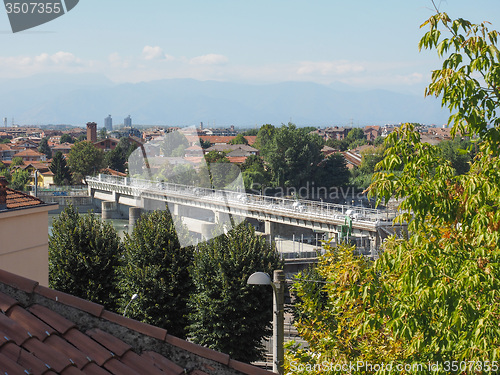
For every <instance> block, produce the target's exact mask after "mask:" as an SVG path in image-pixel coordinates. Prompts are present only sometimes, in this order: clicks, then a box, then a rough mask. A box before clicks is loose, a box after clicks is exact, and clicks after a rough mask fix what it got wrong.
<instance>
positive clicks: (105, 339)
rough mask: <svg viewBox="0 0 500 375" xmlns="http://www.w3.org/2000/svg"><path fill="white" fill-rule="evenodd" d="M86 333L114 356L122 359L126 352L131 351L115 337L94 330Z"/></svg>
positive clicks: (129, 347) (128, 346)
mask: <svg viewBox="0 0 500 375" xmlns="http://www.w3.org/2000/svg"><path fill="white" fill-rule="evenodd" d="M86 333H87V335H88V336H90V337H92V338H93V339H94V340H95V341H97V342H98V343H99V344H101V345H102V346H104V347H105V348H106V349H108V350H109V351H111V352H112V353H113V354H114V355H116V356H119V357H122V356H123V355H124V354H125V353H126V352H128V351H129V350H131V349H132V347H131V346H130V345H128V344H125V343H124V342H123V341H121V340H119V339H117V338H116V337H115V336H113V335H111V334H109V333H107V332H104V331H101V330H100V329H97V328H94V329H91V330H90V331H87V332H86Z"/></svg>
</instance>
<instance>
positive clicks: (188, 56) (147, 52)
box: [0, 0, 500, 93]
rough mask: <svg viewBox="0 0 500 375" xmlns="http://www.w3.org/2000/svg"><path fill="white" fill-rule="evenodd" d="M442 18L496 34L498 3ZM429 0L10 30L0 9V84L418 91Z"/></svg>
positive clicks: (169, 12)
mask: <svg viewBox="0 0 500 375" xmlns="http://www.w3.org/2000/svg"><path fill="white" fill-rule="evenodd" d="M440 7H441V9H442V10H443V11H446V12H447V13H448V14H449V15H450V16H451V17H452V18H456V17H463V18H466V19H469V20H471V21H473V22H481V21H486V20H487V21H490V22H491V23H492V26H491V27H492V28H496V29H500V1H498V0H474V1H466V0H460V1H458V0H448V1H442V2H441V4H440ZM431 8H432V3H431V1H430V0H379V1H373V0H359V1H352V0H351V1H337V0H307V1H306V0H300V1H299V0H266V1H263V0H211V1H208V0H177V1H170V0H137V1H130V0H126V1H118V0H104V1H103V0H99V1H98V0H80V2H79V4H78V5H77V6H76V7H75V8H74V9H73V10H72V11H71V12H69V13H67V14H66V15H64V16H63V17H60V18H58V19H56V20H54V21H52V22H50V23H47V24H44V25H41V26H39V27H37V28H34V29H31V30H28V31H24V32H20V33H16V34H12V32H11V31H10V25H9V23H8V18H7V14H6V12H5V11H4V10H3V11H2V12H0V40H1V44H0V45H1V46H2V47H1V50H0V78H17V77H28V76H31V75H34V74H40V73H55V72H58V73H70V74H78V73H94V74H99V75H104V76H106V77H107V78H109V79H110V80H112V81H114V82H140V81H150V80H156V79H164V78H186V77H189V78H194V79H200V80H223V81H231V82H245V83H273V82H282V81H310V82H316V83H322V84H332V83H335V82H341V83H344V84H348V85H351V86H354V87H357V88H362V89H367V88H384V89H391V90H395V91H400V92H403V91H409V92H414V93H416V92H420V93H421V92H423V87H425V85H426V83H427V82H428V80H429V77H430V71H431V70H432V69H433V68H437V67H439V60H438V59H437V57H436V54H435V52H428V51H423V52H420V53H419V52H418V48H417V43H418V41H419V39H420V37H421V36H422V35H423V33H424V30H422V29H420V28H419V26H420V24H421V23H423V21H425V20H426V19H427V18H428V17H429V16H430V15H431V14H432V13H433V12H432V10H431Z"/></svg>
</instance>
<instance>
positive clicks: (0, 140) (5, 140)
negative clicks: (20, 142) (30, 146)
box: [0, 138, 10, 144]
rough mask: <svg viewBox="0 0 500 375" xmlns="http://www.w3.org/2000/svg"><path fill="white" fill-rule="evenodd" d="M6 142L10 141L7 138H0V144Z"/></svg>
mask: <svg viewBox="0 0 500 375" xmlns="http://www.w3.org/2000/svg"><path fill="white" fill-rule="evenodd" d="M7 143H10V139H9V138H0V144H7Z"/></svg>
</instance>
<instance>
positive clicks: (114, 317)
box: [102, 310, 167, 340]
mask: <svg viewBox="0 0 500 375" xmlns="http://www.w3.org/2000/svg"><path fill="white" fill-rule="evenodd" d="M102 317H103V318H104V319H107V320H109V321H110V322H113V323H117V324H120V325H122V326H125V327H128V328H130V329H133V330H134V331H137V332H140V333H143V334H145V335H148V336H151V337H154V338H156V339H158V340H165V337H166V336H167V331H166V330H165V329H163V328H159V327H155V326H152V325H149V324H146V323H142V322H139V321H138V320H133V319H130V318H126V317H124V316H121V315H118V314H115V313H112V312H110V311H107V310H105V311H104V312H103V313H102Z"/></svg>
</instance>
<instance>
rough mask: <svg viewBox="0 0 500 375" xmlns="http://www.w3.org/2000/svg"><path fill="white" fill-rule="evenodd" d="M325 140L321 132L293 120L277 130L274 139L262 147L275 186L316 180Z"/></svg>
mask: <svg viewBox="0 0 500 375" xmlns="http://www.w3.org/2000/svg"><path fill="white" fill-rule="evenodd" d="M322 145H323V140H322V139H321V138H320V137H319V136H318V135H317V134H310V133H309V132H307V131H305V130H304V129H301V128H297V127H296V126H295V125H294V124H291V123H289V124H288V125H283V126H281V127H280V128H279V129H276V131H275V134H274V137H273V139H272V141H271V142H268V143H267V144H266V146H265V147H264V149H263V150H262V153H263V156H264V160H265V162H266V163H267V165H268V166H269V168H270V170H271V173H272V181H273V184H274V185H275V186H280V187H301V186H305V185H306V184H307V182H309V181H312V180H313V178H314V175H315V173H316V168H317V165H318V164H319V162H320V161H321V160H322V159H323V155H322V153H321V148H322Z"/></svg>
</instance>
